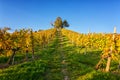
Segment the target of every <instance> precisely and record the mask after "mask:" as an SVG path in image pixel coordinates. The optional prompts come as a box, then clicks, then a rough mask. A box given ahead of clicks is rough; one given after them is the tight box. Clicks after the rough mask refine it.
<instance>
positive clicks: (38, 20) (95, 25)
mask: <svg viewBox="0 0 120 80" xmlns="http://www.w3.org/2000/svg"><path fill="white" fill-rule="evenodd" d="M57 17H61V18H62V20H65V19H66V20H67V21H68V23H69V25H70V26H69V28H67V29H70V30H73V31H76V32H80V33H88V30H90V31H91V32H97V33H99V32H106V33H111V32H113V28H114V26H116V28H117V32H118V33H120V0H0V28H3V27H10V28H11V31H14V30H15V29H22V28H26V29H27V28H32V29H33V30H39V29H43V30H45V29H49V28H52V26H51V23H54V21H55V20H56V18H57Z"/></svg>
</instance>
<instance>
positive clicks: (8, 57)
mask: <svg viewBox="0 0 120 80" xmlns="http://www.w3.org/2000/svg"><path fill="white" fill-rule="evenodd" d="M9 30H10V28H3V29H0V80H120V34H117V33H116V32H114V33H88V34H83V33H77V32H74V31H71V30H68V29H64V28H59V29H56V28H52V29H48V30H40V31H33V30H32V29H20V30H15V31H14V32H13V33H9Z"/></svg>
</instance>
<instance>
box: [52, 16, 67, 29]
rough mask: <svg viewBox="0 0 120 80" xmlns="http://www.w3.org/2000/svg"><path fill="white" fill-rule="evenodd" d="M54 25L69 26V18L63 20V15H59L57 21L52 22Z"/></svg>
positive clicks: (59, 26)
mask: <svg viewBox="0 0 120 80" xmlns="http://www.w3.org/2000/svg"><path fill="white" fill-rule="evenodd" d="M52 26H54V28H57V29H58V28H64V27H69V24H68V22H67V20H64V21H62V18H61V17H57V19H56V21H55V22H54V24H52Z"/></svg>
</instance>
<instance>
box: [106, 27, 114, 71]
mask: <svg viewBox="0 0 120 80" xmlns="http://www.w3.org/2000/svg"><path fill="white" fill-rule="evenodd" d="M115 34H116V27H114V33H113V37H112V39H113V42H114V43H115ZM112 53H113V46H112V45H111V47H110V52H109V54H108V58H107V64H106V69H105V71H106V72H109V70H110V63H111V59H112Z"/></svg>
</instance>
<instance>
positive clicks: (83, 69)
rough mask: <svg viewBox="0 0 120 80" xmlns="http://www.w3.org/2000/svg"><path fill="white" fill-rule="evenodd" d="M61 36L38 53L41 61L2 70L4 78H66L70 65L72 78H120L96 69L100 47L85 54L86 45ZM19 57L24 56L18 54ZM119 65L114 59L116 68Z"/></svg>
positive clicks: (0, 79)
mask: <svg viewBox="0 0 120 80" xmlns="http://www.w3.org/2000/svg"><path fill="white" fill-rule="evenodd" d="M59 38H60V37H58V36H57V37H56V38H55V39H54V41H53V42H51V43H50V44H49V45H48V47H46V48H45V49H44V50H40V51H38V52H36V54H37V56H38V57H39V59H38V60H35V61H29V62H24V63H21V64H18V65H14V66H11V67H9V68H6V69H1V70H0V80H63V79H64V75H63V73H62V69H63V67H66V68H67V71H68V74H67V75H68V77H69V78H70V80H120V79H119V77H120V76H119V74H117V75H116V74H114V73H112V72H110V73H105V72H101V71H96V70H95V69H94V67H95V65H96V64H97V63H98V61H99V60H100V55H101V51H100V50H93V49H87V54H84V51H85V48H79V47H76V46H74V45H73V44H71V43H70V42H69V41H68V39H67V38H66V37H64V36H63V37H62V38H63V41H60V39H59ZM60 45H62V47H61V46H60ZM19 58H20V59H21V56H20V57H19V56H18V57H16V59H18V60H19ZM0 59H1V62H4V61H2V58H0ZM62 60H65V64H66V65H64V66H63V63H62ZM115 65H116V64H114V62H112V65H111V68H112V70H113V71H114V70H115V69H116V68H115V67H114V66H115Z"/></svg>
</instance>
